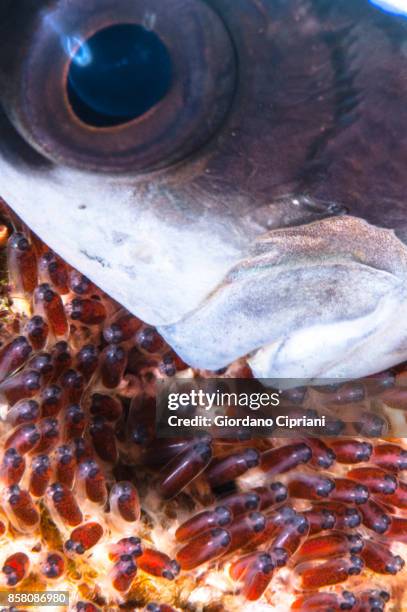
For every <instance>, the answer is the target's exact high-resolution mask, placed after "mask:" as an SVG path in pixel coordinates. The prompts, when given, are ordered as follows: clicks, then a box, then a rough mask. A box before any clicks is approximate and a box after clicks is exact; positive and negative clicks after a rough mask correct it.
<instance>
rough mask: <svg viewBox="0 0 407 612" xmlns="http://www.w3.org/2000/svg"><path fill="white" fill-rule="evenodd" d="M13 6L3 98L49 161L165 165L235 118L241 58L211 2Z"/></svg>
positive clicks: (115, 168)
mask: <svg viewBox="0 0 407 612" xmlns="http://www.w3.org/2000/svg"><path fill="white" fill-rule="evenodd" d="M16 4H18V5H19V7H18V8H17V7H16V6H15V5H16ZM34 5H37V6H34ZM10 6H11V8H9V9H8V13H7V18H8V19H7V31H6V41H5V48H6V52H5V53H4V54H3V52H2V57H1V60H0V72H1V73H2V80H3V86H2V92H1V93H0V96H1V102H2V105H3V108H4V111H5V112H6V114H7V116H8V118H9V119H10V121H11V122H12V123H13V124H14V126H15V127H16V129H17V130H18V132H19V133H20V134H21V135H22V136H23V137H24V138H25V140H27V141H28V142H29V144H30V145H31V146H33V147H34V148H35V149H36V150H37V151H39V152H40V153H41V154H42V155H43V156H45V157H47V158H48V159H50V160H51V161H53V162H56V163H61V164H64V165H69V166H74V167H77V168H80V169H86V170H91V171H104V172H108V173H116V172H119V173H120V172H121V173H128V174H132V173H137V172H146V171H150V170H155V169H158V168H162V167H165V166H168V165H170V164H173V163H175V162H177V161H180V160H182V159H184V158H186V157H187V156H189V155H191V154H193V153H194V152H195V151H197V150H199V149H200V148H201V147H202V146H203V145H205V144H206V143H207V142H208V141H209V140H210V139H211V138H212V137H213V136H214V135H215V134H216V132H217V130H218V129H219V127H220V126H221V125H222V123H223V121H224V120H225V117H226V115H227V113H228V111H229V109H230V107H231V105H232V103H233V99H234V93H235V87H236V56H235V51H234V45H233V41H232V39H231V37H230V34H229V32H228V30H227V27H226V26H225V24H224V23H223V21H222V18H221V17H220V16H219V15H218V14H217V12H216V11H215V10H214V9H213V8H212V7H211V6H210V5H209V4H208V3H207V2H206V1H205V0H172V1H171V2H163V0H98V1H97V2H96V1H90V0H87V2H83V1H82V0H70V2H66V1H65V0H53V1H52V0H51V1H48V2H39V3H33V2H31V1H30V0H22V2H19V3H12V4H11V5H10ZM16 47H18V48H16Z"/></svg>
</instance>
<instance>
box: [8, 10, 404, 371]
mask: <svg viewBox="0 0 407 612" xmlns="http://www.w3.org/2000/svg"><path fill="white" fill-rule="evenodd" d="M376 4H377V3H376ZM381 4H382V3H381ZM387 4H392V5H393V6H394V7H395V6H396V3H395V2H393V3H390V2H389V3H387ZM137 24H138V25H137ZM140 24H141V25H140ZM133 26H134V27H133ZM123 27H124V30H120V28H123ZM115 28H119V30H117V31H116V34H115V33H114V32H113V30H114V29H115ZM135 28H136V29H135ZM406 28H407V22H406V20H405V19H404V17H403V16H402V15H396V14H393V13H386V12H385V11H383V10H381V9H380V8H378V7H377V6H374V5H373V4H372V3H370V2H368V1H367V0H352V2H349V1H348V0H337V1H336V2H331V1H330V0H291V1H290V2H286V1H284V0H235V1H233V2H232V1H231V0H207V1H206V2H204V1H203V0H172V1H171V2H166V3H162V2H159V0H149V1H147V0H139V1H138V2H137V3H134V2H128V1H127V0H121V1H120V2H117V0H115V1H114V2H113V0H98V1H97V2H96V0H93V1H91V0H88V2H87V3H86V6H84V3H81V2H78V1H76V0H75V1H73V2H69V3H66V2H63V1H60V0H54V1H51V2H49V1H42V0H39V1H36V2H32V0H20V2H19V3H18V6H17V3H13V2H5V3H4V2H3V5H2V8H0V37H1V40H2V51H1V54H0V100H1V107H0V195H1V196H2V197H3V198H4V199H5V201H6V202H7V203H8V204H9V206H10V207H11V208H12V209H13V210H14V211H15V213H16V214H17V215H18V216H19V217H21V218H22V220H23V221H24V222H25V223H26V224H27V226H28V227H29V228H30V229H31V230H32V231H33V232H35V233H36V234H37V235H38V236H39V237H40V238H41V239H42V240H43V241H44V242H45V243H46V244H48V245H49V246H50V247H51V248H52V249H53V250H54V251H55V252H57V253H58V254H59V255H60V256H61V257H62V258H63V259H64V260H66V261H67V262H68V263H69V264H70V265H72V266H74V267H75V268H77V269H78V270H80V271H81V272H82V273H83V274H85V275H86V276H87V277H89V278H90V279H91V280H92V281H93V282H94V283H95V284H96V285H98V286H99V287H100V288H101V289H103V290H104V291H105V292H106V293H107V294H109V295H110V296H111V297H112V298H114V299H115V300H117V301H118V302H119V303H120V304H122V305H123V306H124V307H125V308H127V309H128V310H129V311H130V312H131V313H133V314H134V315H136V316H137V317H139V318H140V319H141V320H143V321H144V322H145V323H147V324H149V325H152V326H155V327H157V329H158V331H159V333H160V334H161V335H162V336H163V337H164V339H165V340H166V341H167V342H168V343H169V344H170V345H171V346H172V347H173V348H174V350H175V351H176V352H177V353H178V354H179V355H180V357H181V358H182V359H183V360H184V361H185V362H186V363H187V364H189V365H190V366H192V367H194V368H201V369H208V370H215V371H216V370H219V369H221V368H223V367H225V366H227V365H228V364H229V363H231V362H233V361H234V360H235V359H237V358H239V357H242V356H248V361H249V364H250V366H251V368H252V370H253V373H254V375H255V376H257V377H259V378H275V377H277V378H283V377H287V378H290V377H292V378H308V379H311V380H315V379H320V378H324V377H342V378H356V377H360V376H365V375H369V374H372V373H374V372H378V371H380V370H383V369H385V368H388V367H390V366H392V365H394V364H397V363H401V362H402V361H404V360H406V359H407V317H406V316H405V314H406V312H407V283H406V281H407V247H406V241H407V223H406V201H405V200H406V184H407V178H406V176H407V175H406V171H405V164H406V161H407V138H406V126H407V105H406V104H405V101H406V98H407V29H406ZM109 32H110V33H109ZM115 36H116V38H115ZM132 36H133V37H134V41H135V42H134V44H135V46H136V47H137V49H138V51H137V53H136V52H134V53H136V55H137V57H136V58H134V57H133V55H132V53H133V51H131V53H130V52H129V55H128V56H126V54H125V52H123V53H124V55H123V57H122V58H121V60H123V61H121V60H120V58H117V57H113V56H114V51H112V49H113V47H114V44H116V45H117V44H118V41H119V39H120V41H121V43H120V44H123V45H124V47H125V46H126V40H127V38H126V37H129V39H131V38H132ZM109 37H110V38H109ZM109 40H110V42H109ZM112 41H113V43H112ZM129 44H130V42H129ZM109 45H113V47H112V46H110V47H109ZM137 45H138V46H137ZM124 47H123V48H124ZM109 49H110V51H109ZM132 49H133V47H132ZM98 54H99V55H98ZM109 54H110V55H109ZM98 58H99V59H98ZM119 60H120V61H119ZM109 62H110V63H109ZM120 62H121V63H120ZM132 62H136V63H135V64H134V65H137V66H138V68H139V70H144V72H142V73H140V74H141V76H140V78H139V77H137V78H138V79H139V81H137V83H138V87H139V88H141V89H138V90H137V91H136V92H135V91H133V89H132V88H131V84H130V80H129V79H128V78H127V77H126V75H128V74H130V73H128V72H126V65H127V67H128V66H129V63H130V68H131V66H132V65H133V64H132ZM149 62H150V63H149ZM123 66H124V67H123ZM158 66H160V70H158ZM163 66H164V68H165V66H166V69H164V68H163ZM109 70H110V72H109ZM154 70H155V71H156V72H157V70H158V73H157V74H158V75H159V78H158V82H156V83H154V82H153V81H154V79H152V77H151V74H152V73H153V72H154ZM81 71H85V72H81ZM86 71H88V72H86ZM106 71H107V72H106ZM121 71H122V72H121ZM123 71H124V72H123ZM106 74H110V77H112V80H111V81H109V80H105V81H103V78H105V79H106V78H107V77H106ZM98 75H99V76H98ZM103 75H105V76H103ZM112 75H113V76H112ZM143 75H144V76H143ZM110 77H109V78H110ZM92 79H94V80H92ZM98 79H99V80H98ZM140 79H141V80H140ZM143 79H144V80H143ZM89 83H91V85H90V86H89ZM110 85H111V87H110ZM109 87H110V89H109ZM143 87H144V88H147V90H148V91H147V93H146V91H142V93H141V94H140V90H142V89H143ZM148 88H150V89H148ZM112 92H113V93H112ZM126 92H127V95H125V94H126ZM147 94H148V95H147ZM140 96H141V98H140ZM132 105H133V106H132Z"/></svg>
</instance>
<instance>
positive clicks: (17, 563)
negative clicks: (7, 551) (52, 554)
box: [1, 552, 30, 586]
mask: <svg viewBox="0 0 407 612" xmlns="http://www.w3.org/2000/svg"><path fill="white" fill-rule="evenodd" d="M29 568H30V560H29V558H28V557H27V555H26V554H24V553H21V552H17V553H14V554H13V555H10V556H9V557H7V559H6V560H5V561H4V564H3V567H2V570H1V571H2V572H3V574H4V575H5V578H6V583H7V586H15V585H16V584H18V583H19V582H21V581H22V580H23V579H24V578H25V577H26V576H27V575H28V571H29Z"/></svg>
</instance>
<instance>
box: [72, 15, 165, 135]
mask: <svg viewBox="0 0 407 612" xmlns="http://www.w3.org/2000/svg"><path fill="white" fill-rule="evenodd" d="M171 81H172V65H171V58H170V55H169V53H168V50H167V48H166V46H165V45H164V43H163V42H162V41H161V40H160V38H159V37H158V36H157V35H156V34H154V32H151V31H148V30H146V29H145V28H144V27H143V26H140V25H136V24H120V25H115V26H111V27H109V28H105V29H103V30H100V31H99V32H97V33H96V34H94V35H93V36H92V37H91V38H89V39H88V40H87V41H86V42H84V43H83V44H82V45H81V46H80V47H79V48H78V49H77V50H76V52H75V54H74V55H73V57H72V62H71V65H70V69H69V74H68V84H67V85H68V97H69V101H70V104H71V106H72V108H73V110H74V112H75V114H76V115H77V116H78V117H79V118H80V119H81V120H82V121H84V122H85V123H87V124H89V125H92V126H95V127H109V126H115V125H121V124H123V123H127V122H128V121H130V120H132V119H135V118H137V117H140V116H141V115H143V114H144V113H146V112H147V111H148V110H149V109H151V108H152V107H153V106H155V105H156V104H157V103H158V102H159V101H160V100H162V99H163V98H164V97H165V95H166V94H167V93H168V91H169V89H170V87H171Z"/></svg>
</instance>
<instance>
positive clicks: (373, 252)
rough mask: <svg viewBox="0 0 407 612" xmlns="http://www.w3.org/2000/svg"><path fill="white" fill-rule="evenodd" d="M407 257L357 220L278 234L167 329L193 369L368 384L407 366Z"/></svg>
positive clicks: (382, 233) (388, 234)
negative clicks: (235, 368) (241, 365)
mask: <svg viewBox="0 0 407 612" xmlns="http://www.w3.org/2000/svg"><path fill="white" fill-rule="evenodd" d="M406 280H407V248H406V246H405V244H404V243H403V242H402V241H401V240H399V238H397V236H396V234H395V233H394V232H393V231H392V230H387V229H382V228H378V227H376V226H373V225H370V224H369V223H368V222H366V221H364V220H362V219H360V218H357V217H351V216H345V217H331V218H328V219H324V220H322V221H318V222H314V223H311V224H309V225H305V226H299V227H290V228H285V229H280V230H275V231H272V232H268V233H266V234H264V235H262V236H260V237H259V238H258V239H257V240H256V241H254V243H253V244H252V248H251V249H250V251H249V253H248V255H247V257H246V259H244V260H242V261H241V262H239V263H238V264H237V266H235V267H234V268H233V269H232V270H230V271H229V273H228V274H227V275H226V277H225V278H224V280H223V282H222V283H221V284H220V285H219V286H218V287H217V288H216V290H215V291H214V292H212V294H211V295H210V296H209V297H208V298H207V299H206V300H205V301H204V302H203V303H202V304H201V305H200V306H199V307H198V308H197V309H196V310H195V311H194V312H192V313H190V314H189V315H187V316H186V317H184V318H183V319H181V320H180V321H179V322H177V323H176V324H173V325H170V326H159V327H158V330H159V332H160V333H161V335H162V336H163V337H164V338H165V340H166V341H167V342H168V343H169V344H170V345H171V346H172V347H173V348H174V350H175V351H176V352H177V353H178V354H179V355H180V356H181V358H182V359H183V360H184V361H185V362H186V363H189V364H190V365H191V366H192V367H196V368H200V369H206V370H212V371H213V370H214V371H216V370H218V369H220V368H222V367H225V366H227V365H228V364H230V363H231V362H233V361H234V360H235V359H238V358H242V357H247V358H248V363H249V365H250V367H251V368H252V370H253V374H254V375H255V376H256V377H257V378H262V379H268V378H272V379H279V378H293V379H311V380H317V379H320V378H323V377H328V378H337V377H338V378H345V379H348V378H359V377H362V376H366V375H370V374H374V373H377V372H379V371H381V370H384V369H386V368H388V367H391V366H393V365H395V364H396V363H400V362H401V361H403V360H405V359H406V358H407V324H404V323H403V320H402V317H400V313H401V312H403V311H404V310H405V309H406V307H407V289H406Z"/></svg>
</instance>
